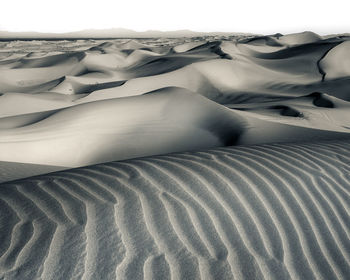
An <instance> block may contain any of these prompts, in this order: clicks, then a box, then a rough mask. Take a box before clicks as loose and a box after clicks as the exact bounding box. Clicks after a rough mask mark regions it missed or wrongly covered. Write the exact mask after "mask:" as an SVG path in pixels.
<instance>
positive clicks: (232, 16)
mask: <svg viewBox="0 0 350 280" xmlns="http://www.w3.org/2000/svg"><path fill="white" fill-rule="evenodd" d="M1 2H2V3H1V5H0V7H1V16H0V30H7V31H39V32H69V31H78V30H83V29H92V28H93V29H107V28H114V27H115V28H118V27H121V28H128V29H133V30H137V31H145V30H150V29H153V30H163V31H167V30H178V29H190V30H195V31H232V32H250V33H260V34H271V33H276V32H281V33H292V32H299V31H305V30H311V31H314V32H316V33H319V34H331V33H343V32H350V4H347V1H340V0H328V1H323V0H319V1H315V0H288V1H286V0H280V1H278V0H261V1H250V0H239V1H235V0H231V1H229V0H210V1H204V0H203V1H198V0H171V1H165V0H163V1H162V0H144V1H141V0H122V1H118V0H93V1H90V0H31V1H30V0H1ZM348 2H349V3H350V1H348Z"/></svg>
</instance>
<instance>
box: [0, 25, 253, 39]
mask: <svg viewBox="0 0 350 280" xmlns="http://www.w3.org/2000/svg"><path fill="white" fill-rule="evenodd" d="M244 34H246V33H238V32H196V31H190V30H177V31H158V30H149V31H143V32H138V31H134V30H129V29H124V28H111V29H100V30H99V29H88V30H82V31H77V32H68V33H40V32H8V31H0V39H3V40H4V39H33V38H35V39H79V38H96V39H98V38H151V37H170V38H177V37H196V36H205V35H211V36H232V35H237V36H238V35H244Z"/></svg>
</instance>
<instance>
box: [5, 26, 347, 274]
mask: <svg viewBox="0 0 350 280" xmlns="http://www.w3.org/2000/svg"><path fill="white" fill-rule="evenodd" d="M0 46H1V48H0V279H11V280H12V279H25V280H26V279H28V280H29V279H30V280H32V279H62V280H66V279H132V280H134V279H161V280H163V279H220V280H221V279H249V280H250V279H276V280H277V279H278V280H280V279H325V280H328V279H348V277H349V275H350V226H349V225H350V176H349V174H350V169H349V163H350V152H349V151H350V142H349V141H350V140H349V139H350V114H349V112H350V95H349V82H350V76H349V73H350V72H349V71H350V68H349V63H348V62H349V59H348V56H347V53H348V50H349V37H347V36H336V35H335V36H326V37H322V36H319V35H317V34H315V33H312V32H303V33H298V34H286V35H282V34H279V33H278V34H275V35H266V36H255V35H244V36H243V35H242V36H221V37H220V36H204V37H196V38H176V39H174V38H148V39H147V38H145V39H135V40H129V39H115V40H92V39H91V40H85V39H84V40H71V41H43V40H34V41H25V42H24V41H10V42H0ZM326 140H327V141H326ZM180 152H181V153H180ZM83 166H85V167H83ZM73 167H74V168H75V167H77V168H75V169H72V168H73ZM58 171H59V172H58ZM42 174H45V175H42ZM33 176H36V177H33Z"/></svg>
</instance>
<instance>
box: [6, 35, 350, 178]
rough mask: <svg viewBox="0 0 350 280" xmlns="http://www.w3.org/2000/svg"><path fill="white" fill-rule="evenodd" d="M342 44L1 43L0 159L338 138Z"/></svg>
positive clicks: (293, 39) (282, 38)
mask: <svg viewBox="0 0 350 280" xmlns="http://www.w3.org/2000/svg"><path fill="white" fill-rule="evenodd" d="M348 43H349V41H348V38H347V37H344V36H343V37H337V36H334V37H327V38H323V37H321V36H318V35H317V34H314V33H312V32H304V33H299V34H287V35H282V34H276V35H272V36H241V37H228V38H221V39H218V38H212V37H207V38H206V37H201V38H192V39H191V38H189V39H181V38H179V39H157V40H156V39H139V40H127V39H119V40H102V41H98V40H78V41H57V42H45V41H33V42H30V41H28V42H20V41H17V42H16V41H12V42H8V43H7V44H6V45H4V47H3V49H2V50H1V52H0V53H1V54H3V56H1V60H0V64H1V65H0V66H1V67H0V93H1V94H0V161H4V162H19V163H28V164H37V165H45V164H47V165H50V166H64V167H78V166H83V165H89V164H95V163H101V162H107V161H114V160H122V159H128V158H135V157H141V156H149V155H156V154H164V153H171V152H177V151H189V150H197V149H203V148H212V147H216V146H226V145H232V144H259V143H268V142H285V141H288V142H293V141H298V142H300V141H310V140H322V139H343V138H347V137H348V135H349V132H350V130H349V129H350V119H349V114H347V112H348V110H349V106H350V103H349V101H350V98H349V94H348V84H349V75H348V74H349V73H348V72H349V71H348V68H347V67H348V66H347V58H346V51H347V49H348V46H349V45H348ZM15 178H18V176H15Z"/></svg>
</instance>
